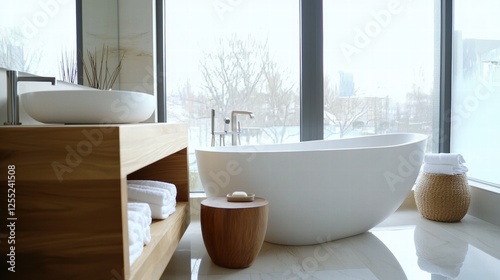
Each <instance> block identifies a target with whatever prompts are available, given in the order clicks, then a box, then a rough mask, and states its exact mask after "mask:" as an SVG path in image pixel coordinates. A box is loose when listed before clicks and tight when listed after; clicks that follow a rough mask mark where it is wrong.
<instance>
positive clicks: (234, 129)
mask: <svg viewBox="0 0 500 280" xmlns="http://www.w3.org/2000/svg"><path fill="white" fill-rule="evenodd" d="M237 115H249V116H250V118H251V119H253V118H254V115H253V113H252V112H249V111H232V112H231V144H232V145H233V146H236V145H238V135H237V134H239V133H240V127H239V123H238V126H237V121H236V116H237Z"/></svg>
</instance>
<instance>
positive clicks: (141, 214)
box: [127, 180, 177, 264]
mask: <svg viewBox="0 0 500 280" xmlns="http://www.w3.org/2000/svg"><path fill="white" fill-rule="evenodd" d="M127 195H128V224H129V228H128V230H129V256H130V258H129V261H130V264H132V263H134V261H135V260H136V259H137V258H138V257H139V256H140V255H141V253H142V250H143V247H144V245H147V244H148V243H149V242H150V241H151V232H150V225H151V222H152V219H166V218H167V217H168V216H170V215H171V214H172V213H174V212H175V206H176V197H177V188H176V187H175V185H174V184H170V183H166V182H160V181H151V180H128V182H127Z"/></svg>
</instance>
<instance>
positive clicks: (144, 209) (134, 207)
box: [128, 202, 152, 225]
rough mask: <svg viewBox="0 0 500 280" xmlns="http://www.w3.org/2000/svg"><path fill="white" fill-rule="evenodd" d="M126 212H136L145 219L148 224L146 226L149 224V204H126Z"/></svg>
mask: <svg viewBox="0 0 500 280" xmlns="http://www.w3.org/2000/svg"><path fill="white" fill-rule="evenodd" d="M128 210H131V211H138V212H140V213H142V214H143V215H144V217H146V221H147V222H148V225H150V224H151V222H152V220H151V208H150V207H149V204H147V203H145V202H129V203H128Z"/></svg>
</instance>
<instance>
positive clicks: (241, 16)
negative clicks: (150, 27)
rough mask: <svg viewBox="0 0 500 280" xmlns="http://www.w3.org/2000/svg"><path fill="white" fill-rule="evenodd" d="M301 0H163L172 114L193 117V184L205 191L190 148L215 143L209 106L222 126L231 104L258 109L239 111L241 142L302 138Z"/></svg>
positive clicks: (184, 119)
mask: <svg viewBox="0 0 500 280" xmlns="http://www.w3.org/2000/svg"><path fill="white" fill-rule="evenodd" d="M298 7H299V1H298V0H294V1H291V0H273V1H268V0H253V1H227V0H214V1H206V0H186V1H167V2H166V7H165V12H166V42H167V43H166V44H167V45H166V49H167V52H166V77H167V79H166V85H167V119H168V121H169V122H176V121H178V122H183V123H187V124H189V149H190V161H191V164H190V170H191V172H192V173H191V174H193V176H192V177H191V190H193V191H197V190H202V188H201V186H200V185H199V183H198V181H197V179H198V178H197V173H196V164H195V162H194V161H195V157H194V153H193V152H194V149H196V148H197V147H199V146H209V145H210V144H211V118H210V116H211V110H212V109H214V110H215V130H216V131H217V132H221V131H224V124H225V123H224V121H225V118H230V114H231V111H233V110H244V111H251V112H253V114H254V116H255V117H254V118H253V119H250V118H249V116H245V115H241V116H238V121H239V122H240V127H241V132H242V133H241V136H240V139H239V141H240V142H241V144H242V145H245V144H262V143H283V142H294V141H295V142H297V141H299V140H300V135H299V112H300V111H299V110H300V108H299V63H300V60H299V58H300V55H299V9H298ZM229 127H230V126H229ZM225 138H226V139H225V143H226V144H227V145H230V143H231V138H230V137H229V136H227V137H225ZM220 140H221V138H220V137H217V138H216V145H220Z"/></svg>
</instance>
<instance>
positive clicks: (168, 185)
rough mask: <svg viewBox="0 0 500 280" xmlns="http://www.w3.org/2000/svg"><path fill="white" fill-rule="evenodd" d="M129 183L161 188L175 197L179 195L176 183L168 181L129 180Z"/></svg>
mask: <svg viewBox="0 0 500 280" xmlns="http://www.w3.org/2000/svg"><path fill="white" fill-rule="evenodd" d="M128 184H129V185H136V186H147V187H153V188H159V189H163V190H167V191H168V192H169V193H170V195H172V196H174V197H175V196H177V188H176V187H175V185H174V184H171V183H167V182H161V181H153V180H128Z"/></svg>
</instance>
